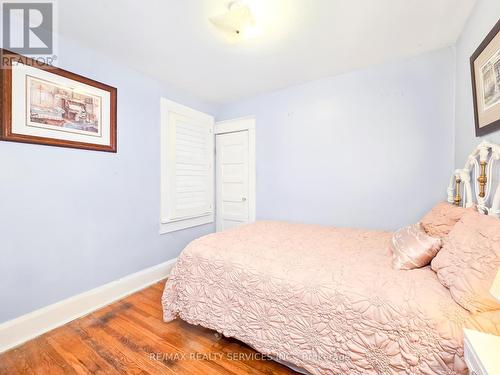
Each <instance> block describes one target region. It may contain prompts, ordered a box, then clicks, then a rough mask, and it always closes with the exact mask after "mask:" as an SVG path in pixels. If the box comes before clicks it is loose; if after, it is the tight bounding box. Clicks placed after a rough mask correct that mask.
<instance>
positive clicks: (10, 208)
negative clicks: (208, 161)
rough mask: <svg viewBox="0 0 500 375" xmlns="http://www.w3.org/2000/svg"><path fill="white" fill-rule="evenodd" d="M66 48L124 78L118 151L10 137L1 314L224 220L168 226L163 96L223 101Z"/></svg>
mask: <svg viewBox="0 0 500 375" xmlns="http://www.w3.org/2000/svg"><path fill="white" fill-rule="evenodd" d="M131 53H133V52H131ZM59 57H60V64H59V65H60V66H61V67H62V68H65V69H67V70H70V71H73V72H75V73H78V74H81V75H84V76H86V77H90V78H93V79H96V80H98V81H102V82H104V83H107V84H109V85H112V86H115V87H117V88H118V153H117V154H109V153H104V152H94V151H85V150H72V149H65V148H57V147H47V146H39V145H27V144H20V143H11V142H0V161H1V162H0V165H1V168H0V301H1V303H0V322H1V321H5V320H8V319H11V318H14V317H17V316H19V315H21V314H24V313H27V312H30V311H32V310H35V309H37V308H40V307H42V306H45V305H48V304H51V303H53V302H56V301H59V300H61V299H64V298H66V297H69V296H73V295H75V294H78V293H81V292H83V291H86V290H89V289H92V288H94V287H97V286H100V285H102V284H105V283H107V282H109V281H112V280H116V279H117V278H119V277H122V276H125V275H128V274H130V273H133V272H136V271H139V270H142V269H144V268H147V267H150V266H153V265H156V264H159V263H161V262H164V261H166V260H168V259H171V258H174V257H175V256H177V255H178V253H179V252H180V251H181V250H182V248H183V247H184V246H185V245H186V244H187V243H188V242H189V241H191V240H192V239H194V238H196V237H199V236H201V235H204V234H206V233H209V232H211V231H213V229H214V227H213V226H212V225H207V226H203V227H198V228H194V229H191V230H185V231H181V232H176V233H172V234H168V235H162V236H160V235H159V234H158V229H159V212H160V159H159V155H160V127H159V126H160V96H165V97H168V98H170V99H173V100H176V101H179V102H181V103H183V104H185V105H189V106H192V107H194V108H197V109H199V110H202V111H205V112H208V113H212V114H214V113H215V112H216V108H215V107H213V106H211V105H208V104H206V103H203V102H201V101H199V100H196V99H195V98H193V97H191V96H189V95H185V94H183V93H182V92H178V91H175V90H169V89H164V88H162V87H161V86H160V85H159V84H158V83H156V82H155V81H154V80H152V79H150V78H148V77H145V76H143V75H141V74H140V73H137V72H136V71H133V70H130V69H127V68H124V67H123V66H122V65H121V64H120V63H119V62H116V61H109V60H106V59H105V58H104V57H103V56H100V55H97V54H95V53H94V52H92V51H90V50H87V49H85V48H78V47H76V45H75V44H74V43H72V42H70V41H65V40H63V39H60V40H59Z"/></svg>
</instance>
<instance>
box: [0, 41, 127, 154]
mask: <svg viewBox="0 0 500 375" xmlns="http://www.w3.org/2000/svg"><path fill="white" fill-rule="evenodd" d="M0 57H1V65H2V66H1V72H0V88H1V92H0V96H1V97H0V104H1V106H0V140H3V141H11V142H23V143H34V144H42V145H48V146H58V147H70V148H79V149H86V150H95V151H106V152H117V124H116V122H117V89H116V88H114V87H112V86H109V85H106V84H104V83H101V82H97V81H94V80H92V79H89V78H86V77H83V76H80V75H78V74H75V73H71V72H68V71H66V70H63V69H60V68H56V67H53V66H50V65H46V64H44V63H41V62H39V61H36V60H33V59H30V58H28V57H25V56H22V55H18V54H16V53H13V52H10V51H8V50H5V49H0Z"/></svg>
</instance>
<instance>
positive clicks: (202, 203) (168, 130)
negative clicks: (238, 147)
mask: <svg viewBox="0 0 500 375" xmlns="http://www.w3.org/2000/svg"><path fill="white" fill-rule="evenodd" d="M213 127H214V120H213V117H212V116H209V115H207V114H204V113H202V112H199V111H195V110H193V109H190V108H188V107H184V106H181V105H179V104H177V103H174V102H171V101H168V100H162V189H161V190H162V208H161V212H162V217H161V222H162V223H163V224H168V223H171V222H179V221H186V222H187V224H186V226H182V225H181V226H182V227H189V226H193V225H188V224H189V223H188V221H189V220H193V219H196V218H198V219H197V220H196V223H198V222H200V220H199V218H203V217H206V219H207V220H204V221H208V222H211V221H213V216H214V186H213V184H214V134H213ZM209 220H211V221H209ZM196 225H198V224H196ZM175 227H176V228H177V227H179V225H178V224H176V226H175ZM180 229H182V228H180Z"/></svg>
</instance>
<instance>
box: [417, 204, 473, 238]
mask: <svg viewBox="0 0 500 375" xmlns="http://www.w3.org/2000/svg"><path fill="white" fill-rule="evenodd" d="M470 210H471V209H467V208H463V207H459V206H455V205H452V204H450V203H446V202H441V203H438V204H437V205H435V206H434V207H433V208H432V210H430V211H429V212H428V213H427V215H425V216H424V217H423V218H422V220H421V223H422V226H423V228H424V230H425V232H426V233H427V234H428V235H429V236H432V237H439V238H443V237H446V236H447V235H448V233H450V230H451V229H452V228H453V227H454V226H455V224H456V223H457V222H458V221H459V220H460V219H461V218H462V216H464V214H466V213H467V212H469V211H470Z"/></svg>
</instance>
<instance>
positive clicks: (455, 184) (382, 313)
mask: <svg viewBox="0 0 500 375" xmlns="http://www.w3.org/2000/svg"><path fill="white" fill-rule="evenodd" d="M478 150H479V148H478ZM488 150H489V151H490V152H491V147H489V148H488ZM476 154H477V156H478V157H481V156H480V152H479V151H478V152H477V153H476ZM483 154H484V152H483ZM483 156H484V155H483ZM471 160H472V159H471ZM473 167H474V163H473V162H472V161H471V168H467V166H466V168H464V169H462V170H457V171H456V172H455V174H454V178H453V179H452V184H451V188H450V189H449V194H450V197H451V198H450V199H451V200H453V201H455V203H457V202H456V201H457V199H458V198H457V197H459V198H460V202H458V203H462V202H463V204H464V205H468V204H470V203H471V201H472V200H471V198H470V196H469V195H472V194H473V193H472V191H473V190H475V189H474V187H471V186H467V182H468V181H467V179H466V177H465V173H466V172H467V173H469V175H470V174H471V173H472V171H473V169H474V168H473ZM478 167H480V164H478ZM491 170H493V168H489V169H488V171H491ZM485 171H486V170H485ZM480 173H482V172H480ZM485 173H486V172H485ZM490 177H491V176H490ZM491 180H492V179H490V184H492V183H491ZM469 181H470V180H469ZM486 186H488V187H489V186H490V185H488V184H486ZM461 187H462V190H463V192H464V194H465V196H464V198H463V199H462V197H461V195H460V188H461ZM482 188H484V187H482V186H479V185H478V186H477V191H478V194H475V195H476V196H479V192H480V190H481V189H482ZM484 198H485V197H484V196H483V197H478V199H477V201H476V202H473V203H475V204H477V205H478V207H479V208H480V209H481V207H483V206H484V207H485V208H486V204H487V202H493V201H494V200H495V199H496V197H495V196H493V194H492V196H491V197H488V198H489V200H485V199H484ZM491 210H496V208H491V207H490V211H489V212H490V213H494V212H493V211H491ZM495 212H496V211H495ZM391 237H392V233H390V232H382V231H367V230H359V229H345V228H334V227H325V226H317V225H306V224H296V223H286V222H274V221H261V222H256V223H253V224H248V225H244V226H241V227H237V228H233V229H231V230H228V231H224V232H220V233H214V234H210V235H208V236H205V237H202V238H200V239H197V240H195V241H193V242H192V243H190V244H189V245H188V246H187V247H186V248H185V249H184V250H183V252H182V254H181V255H180V256H179V258H178V261H177V264H176V266H175V267H174V269H173V270H172V272H171V275H170V277H169V279H168V281H167V283H166V285H165V290H164V294H163V299H162V303H163V309H164V320H165V321H167V322H168V321H171V320H173V319H175V318H177V317H179V318H181V319H183V320H185V321H187V322H188V323H191V324H197V325H201V326H203V327H206V328H210V329H214V330H216V331H218V332H220V333H222V334H223V335H225V336H228V337H234V338H236V339H239V340H241V341H243V342H245V343H247V344H248V345H250V346H252V347H253V348H254V349H256V350H258V351H259V352H261V353H263V354H265V355H268V356H270V357H272V358H275V359H277V360H279V361H282V362H284V363H288V364H291V365H294V366H297V367H299V368H300V369H303V370H305V371H307V372H309V373H311V374H353V375H357V374H360V375H361V374H466V373H467V368H466V365H465V362H464V359H463V328H464V327H467V328H472V329H477V330H480V331H489V332H491V331H495V332H492V333H496V334H500V311H492V312H485V313H479V314H474V315H473V314H471V313H469V312H468V310H466V309H464V308H462V307H461V306H460V305H459V304H457V303H456V302H455V301H454V300H453V298H452V297H451V295H450V291H449V290H448V289H447V288H446V287H444V286H443V285H442V284H441V283H440V282H439V281H438V280H437V277H436V273H435V272H434V271H432V270H431V269H430V267H428V266H427V267H423V268H419V269H415V270H411V271H401V270H394V269H393V268H392V266H391V259H392V256H391V250H390V246H389V244H390V241H391ZM496 330H498V331H496Z"/></svg>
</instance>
